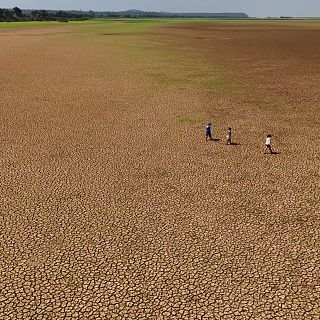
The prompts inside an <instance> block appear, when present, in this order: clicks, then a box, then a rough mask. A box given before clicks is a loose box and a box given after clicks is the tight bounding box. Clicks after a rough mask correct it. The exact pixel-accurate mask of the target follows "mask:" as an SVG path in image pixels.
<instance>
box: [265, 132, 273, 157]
mask: <svg viewBox="0 0 320 320" xmlns="http://www.w3.org/2000/svg"><path fill="white" fill-rule="evenodd" d="M266 150H267V151H270V153H273V152H272V149H271V134H268V135H267V138H266ZM265 153H266V152H265Z"/></svg>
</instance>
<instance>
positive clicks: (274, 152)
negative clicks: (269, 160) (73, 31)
mask: <svg viewBox="0 0 320 320" xmlns="http://www.w3.org/2000/svg"><path fill="white" fill-rule="evenodd" d="M280 153H281V152H277V151H272V152H271V153H270V154H280Z"/></svg>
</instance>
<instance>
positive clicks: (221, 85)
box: [207, 76, 234, 90]
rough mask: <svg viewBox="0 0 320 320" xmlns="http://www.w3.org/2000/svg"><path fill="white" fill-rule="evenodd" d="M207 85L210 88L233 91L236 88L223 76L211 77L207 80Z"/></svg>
mask: <svg viewBox="0 0 320 320" xmlns="http://www.w3.org/2000/svg"><path fill="white" fill-rule="evenodd" d="M207 85H208V86H209V88H216V89H225V90H228V89H232V88H233V87H234V86H233V84H232V82H231V81H230V80H229V79H227V78H226V77H223V76H215V77H209V79H208V80H207Z"/></svg>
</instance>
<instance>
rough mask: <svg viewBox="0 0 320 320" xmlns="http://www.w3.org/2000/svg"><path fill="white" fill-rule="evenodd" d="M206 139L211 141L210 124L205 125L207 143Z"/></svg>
mask: <svg viewBox="0 0 320 320" xmlns="http://www.w3.org/2000/svg"><path fill="white" fill-rule="evenodd" d="M208 138H209V140H212V136H211V123H210V122H209V123H208V124H207V125H206V141H208Z"/></svg>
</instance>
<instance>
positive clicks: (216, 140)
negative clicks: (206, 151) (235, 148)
mask: <svg viewBox="0 0 320 320" xmlns="http://www.w3.org/2000/svg"><path fill="white" fill-rule="evenodd" d="M220 140H221V139H215V138H213V139H211V141H213V142H218V141H220Z"/></svg>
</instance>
